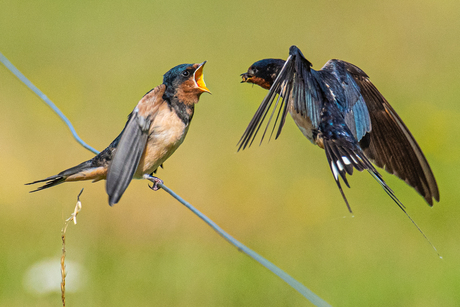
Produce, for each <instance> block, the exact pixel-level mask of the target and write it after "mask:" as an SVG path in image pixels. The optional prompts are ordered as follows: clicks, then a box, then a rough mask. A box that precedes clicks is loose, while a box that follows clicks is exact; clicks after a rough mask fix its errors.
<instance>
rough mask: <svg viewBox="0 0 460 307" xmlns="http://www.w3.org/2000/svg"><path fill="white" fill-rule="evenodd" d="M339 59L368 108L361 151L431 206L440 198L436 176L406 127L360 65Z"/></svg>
mask: <svg viewBox="0 0 460 307" xmlns="http://www.w3.org/2000/svg"><path fill="white" fill-rule="evenodd" d="M340 63H341V65H343V66H344V67H346V69H347V71H348V72H349V73H350V75H351V76H352V77H353V79H354V81H355V82H356V84H357V85H358V86H359V88H360V91H361V95H362V97H363V99H364V101H365V103H366V106H367V109H368V111H369V116H370V120H371V125H372V130H371V132H370V133H368V134H366V135H365V136H364V137H363V138H362V139H361V140H360V146H361V148H362V149H363V151H364V153H365V154H366V156H367V157H368V158H369V159H370V160H372V161H373V162H374V163H375V164H376V165H377V166H378V167H381V168H384V169H385V170H386V171H387V172H389V173H390V174H394V175H396V176H398V177H399V178H400V179H402V180H404V181H405V182H406V183H407V184H409V185H410V186H412V187H414V188H415V190H416V191H417V192H418V193H419V194H420V195H422V196H423V197H424V198H425V200H426V201H427V203H428V204H429V205H430V206H432V205H433V199H435V200H436V201H439V190H438V186H437V183H436V179H435V178H434V175H433V172H432V171H431V168H430V166H429V164H428V162H427V160H426V158H425V156H424V155H423V152H422V150H421V149H420V147H419V145H418V144H417V142H416V141H415V139H414V137H413V136H412V134H411V133H410V131H409V129H408V128H407V127H406V125H405V124H404V122H403V121H402V120H401V118H400V117H399V116H398V114H397V113H396V112H395V110H394V109H393V108H392V107H391V105H390V104H389V103H388V101H387V100H386V99H385V98H384V97H383V96H382V94H381V93H380V92H379V91H378V90H377V88H376V87H375V86H374V85H373V84H372V83H371V81H370V80H369V77H368V76H367V75H366V74H365V73H364V72H363V71H362V70H361V69H359V68H358V67H356V66H354V65H353V64H350V63H347V62H343V61H340Z"/></svg>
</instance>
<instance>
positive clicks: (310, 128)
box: [238, 46, 439, 224]
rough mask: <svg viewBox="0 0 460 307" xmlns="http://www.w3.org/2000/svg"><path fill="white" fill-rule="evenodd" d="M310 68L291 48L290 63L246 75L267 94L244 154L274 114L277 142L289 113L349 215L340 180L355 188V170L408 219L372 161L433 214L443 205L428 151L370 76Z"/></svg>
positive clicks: (260, 65) (259, 65)
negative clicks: (322, 157) (321, 156)
mask: <svg viewBox="0 0 460 307" xmlns="http://www.w3.org/2000/svg"><path fill="white" fill-rule="evenodd" d="M311 67H312V64H311V63H310V62H309V61H308V60H307V59H305V57H304V56H303V54H302V52H301V51H300V50H299V49H298V48H297V47H296V46H292V47H291V48H290V49H289V57H288V59H287V60H286V61H284V60H281V59H264V60H260V61H257V62H255V63H254V64H252V65H251V66H250V67H249V69H248V71H247V72H246V73H243V74H242V75H241V76H242V81H241V82H248V83H253V84H257V85H259V86H261V87H262V88H264V89H268V90H269V92H268V94H267V96H266V97H265V98H264V100H263V101H262V103H261V105H260V106H259V108H258V110H257V112H256V113H255V115H254V117H253V118H252V120H251V122H250V123H249V125H248V127H247V128H246V131H245V132H244V134H243V136H242V138H241V139H240V142H239V143H238V144H239V149H238V150H240V149H245V148H246V147H249V146H250V145H251V144H252V142H253V141H254V138H255V137H256V134H257V133H258V131H259V129H260V128H261V125H262V123H263V121H264V120H265V119H266V118H267V115H268V114H269V113H270V109H271V108H272V106H273V109H272V112H271V115H270V116H269V119H268V123H267V126H266V128H265V131H264V133H263V135H262V140H263V138H264V136H265V134H266V132H267V130H268V128H269V125H270V122H271V121H272V120H273V119H274V116H275V115H276V116H275V122H274V124H273V128H272V131H271V134H273V133H274V131H275V129H276V126H277V125H278V128H277V131H276V136H275V138H278V136H279V135H280V133H281V130H282V128H283V126H284V123H285V119H286V115H287V113H288V112H289V113H290V114H291V116H292V118H293V119H294V122H295V123H296V124H297V126H298V127H299V129H300V130H301V131H302V133H303V134H304V135H305V137H307V139H308V140H310V142H312V143H313V144H316V145H318V146H319V147H321V148H323V149H324V150H325V153H326V158H327V161H328V164H329V167H330V169H331V172H332V174H333V176H334V179H335V181H336V183H337V186H338V188H339V190H340V193H341V194H342V197H343V199H344V200H345V203H346V204H347V207H348V210H349V211H350V212H351V208H350V206H349V204H348V201H347V199H346V197H345V194H344V192H343V190H342V187H341V185H340V179H342V180H343V182H344V183H345V184H346V185H347V186H348V187H349V184H348V181H347V178H346V174H349V175H352V173H353V169H356V170H358V171H363V170H367V171H369V173H370V174H371V175H372V176H373V177H374V178H375V179H376V180H377V181H378V182H379V183H380V185H381V186H382V187H383V188H384V190H385V191H386V192H387V193H388V195H389V196H390V197H391V198H392V199H393V200H394V201H395V202H396V203H397V204H398V205H399V206H400V208H401V209H403V211H404V206H403V205H402V203H401V202H400V201H399V200H398V198H397V197H396V196H395V194H394V193H393V191H392V190H391V189H390V188H389V187H388V185H387V184H386V183H385V181H384V180H383V178H382V176H381V175H380V174H379V172H378V171H377V170H376V169H375V167H374V166H373V164H372V163H371V161H372V162H374V163H375V165H376V166H378V167H381V168H383V169H385V170H386V171H387V172H389V173H390V174H394V175H396V176H397V177H399V178H400V179H402V180H404V181H405V182H406V183H407V184H409V185H410V186H412V187H413V188H415V190H416V191H417V192H418V193H419V194H420V195H421V196H423V197H424V199H425V200H426V202H427V203H428V204H429V205H430V206H432V205H433V199H434V200H436V201H439V191H438V186H437V183H436V180H435V178H434V175H433V172H432V171H431V168H430V166H429V164H428V162H427V160H426V158H425V156H424V155H423V152H422V150H421V149H420V147H419V145H418V144H417V142H416V141H415V139H414V137H413V136H412V134H411V133H410V131H409V129H408V128H407V127H406V125H405V124H404V122H403V121H402V120H401V118H400V117H399V116H398V114H397V113H396V112H395V110H394V109H393V108H392V107H391V105H390V104H389V103H388V101H387V100H386V99H385V98H384V97H383V96H382V94H381V93H380V92H379V91H378V90H377V88H376V87H375V86H374V85H373V84H372V83H371V81H370V80H369V77H368V76H367V75H366V73H365V72H364V71H362V70H361V69H360V68H358V67H357V66H355V65H353V64H350V63H347V62H344V61H341V60H329V61H328V62H327V63H326V64H325V65H324V66H323V67H322V68H321V69H320V70H314V69H312V68H311ZM276 109H278V112H277V113H276ZM262 140H261V142H262ZM404 212H405V211H404ZM406 214H407V213H406ZM409 218H410V217H409ZM414 224H415V223H414Z"/></svg>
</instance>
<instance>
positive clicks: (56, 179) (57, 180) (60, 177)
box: [25, 160, 92, 193]
mask: <svg viewBox="0 0 460 307" xmlns="http://www.w3.org/2000/svg"><path fill="white" fill-rule="evenodd" d="M91 162H92V160H88V161H85V162H83V163H80V164H78V165H77V166H74V167H71V168H69V169H66V170H65V171H62V172H60V173H59V174H57V175H54V176H50V177H48V178H45V179H40V180H36V181H33V182H29V183H26V184H25V185H31V184H36V183H40V182H46V183H45V184H44V185H42V186H41V187H38V188H37V189H35V190H33V191H30V193H33V192H38V191H41V190H44V189H48V188H51V187H54V186H56V185H58V184H61V183H63V182H65V181H66V179H67V178H68V177H69V176H71V175H74V174H77V173H79V172H82V171H84V170H86V169H88V168H90V167H91Z"/></svg>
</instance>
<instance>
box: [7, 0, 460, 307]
mask: <svg viewBox="0 0 460 307" xmlns="http://www.w3.org/2000/svg"><path fill="white" fill-rule="evenodd" d="M0 30H1V31H0V48H1V49H0V50H1V52H2V53H4V55H5V56H6V57H8V58H9V59H10V61H12V62H13V63H14V64H15V65H16V66H17V67H18V68H19V69H20V70H21V71H22V72H23V73H24V74H25V75H26V76H27V77H28V78H29V79H30V80H32V82H34V83H35V85H36V86H37V87H38V88H40V89H41V90H42V91H43V92H44V93H46V95H47V96H48V97H50V98H51V99H52V100H53V101H54V102H55V103H56V104H57V105H58V106H59V107H60V108H61V109H62V111H63V112H64V113H65V114H66V115H67V116H68V117H69V119H70V120H71V121H72V122H73V124H74V126H75V127H76V129H77V131H78V132H79V133H80V135H81V137H82V138H83V139H84V140H85V141H86V142H88V143H89V144H90V145H92V146H93V147H95V148H97V149H99V150H102V149H103V148H105V146H106V145H108V144H109V143H110V142H111V141H112V140H113V138H114V137H115V136H117V134H118V133H119V132H120V131H121V129H122V128H123V125H124V123H125V120H126V116H127V115H128V113H129V112H130V111H131V110H132V109H133V107H134V106H135V105H136V103H137V101H138V100H139V99H140V98H141V97H142V95H143V94H144V93H146V92H147V91H148V90H150V89H151V88H153V87H155V86H156V85H158V84H160V83H161V81H162V75H163V74H164V73H165V72H166V71H167V70H169V69H170V68H172V67H173V66H175V65H177V64H180V63H190V62H202V61H204V60H207V61H208V64H207V65H206V67H205V70H204V72H205V80H206V82H207V85H208V87H209V88H210V89H211V91H212V95H207V94H205V95H203V96H202V97H201V100H200V103H199V104H198V105H197V108H196V113H195V117H194V120H193V123H192V127H191V129H190V131H189V134H188V137H187V140H186V141H185V142H184V144H183V145H182V147H181V148H180V149H179V150H178V151H177V152H176V153H175V154H174V155H173V157H172V158H170V159H169V160H168V161H167V163H165V169H164V170H159V172H158V176H159V177H160V178H162V179H163V180H164V181H165V183H166V185H168V186H169V187H170V188H172V189H173V190H174V191H176V192H177V193H178V194H180V195H181V196H182V197H184V198H185V199H187V200H188V201H190V202H191V203H192V204H194V205H195V206H196V207H197V208H198V209H199V210H201V211H202V212H203V213H205V214H206V215H208V216H209V217H210V218H211V219H213V220H214V221H215V222H216V223H217V224H219V225H220V226H221V227H223V228H224V229H226V230H227V231H228V232H229V233H230V234H232V235H233V236H234V237H236V238H237V239H238V240H240V241H241V242H243V243H244V244H246V245H248V246H249V247H251V248H253V249H254V250H255V251H257V252H259V253H260V254H261V255H263V256H265V257H266V258H268V259H269V260H270V261H272V262H274V263H275V264H276V265H278V266H279V267H280V268H282V269H283V270H285V271H286V272H288V273H289V274H291V275H292V276H293V277H294V278H296V279H298V280H299V281H300V282H302V283H303V284H305V285H306V286H307V287H309V288H310V289H311V290H313V291H314V292H315V293H317V294H318V295H319V296H321V297H322V298H323V299H325V300H326V301H328V302H329V303H331V304H332V305H334V306H459V305H460V242H459V240H460V234H459V230H460V226H459V218H460V208H459V206H458V199H460V189H459V188H458V180H457V178H458V165H459V162H460V161H459V160H460V159H459V156H458V152H459V146H460V145H459V142H458V135H459V134H460V107H459V106H458V97H459V96H460V87H459V73H458V67H459V66H460V57H459V54H460V44H459V43H460V39H459V38H460V2H459V1H458V0H444V1H427V0H424V1H414V0H412V1H396V0H390V1H363V0H360V1H347V2H345V1H344V2H337V1H289V2H286V3H284V4H282V3H281V2H279V1H228V2H218V1H193V2H182V1H162V2H159V1H130V2H129V4H128V3H127V2H125V1H97V2H95V1H8V0H3V1H1V9H0ZM293 44H295V45H297V46H298V47H299V48H300V49H301V50H302V51H303V53H304V54H305V56H306V57H307V58H308V59H309V60H310V61H311V62H312V63H313V64H314V67H315V68H317V69H319V68H320V67H321V66H322V65H323V64H324V63H325V62H326V61H327V60H329V59H331V58H338V59H343V60H346V61H349V62H351V63H354V64H356V65H358V66H359V67H360V68H362V69H363V70H364V71H365V72H366V73H367V74H368V75H370V76H371V79H372V81H373V82H374V83H375V84H376V85H377V87H378V88H379V89H380V91H381V92H382V93H383V94H384V95H385V97H386V98H387V99H388V100H389V102H390V103H391V104H392V105H393V107H394V108H395V109H396V110H397V112H398V113H399V114H400V116H401V117H402V118H403V119H404V121H405V122H406V124H407V125H408V127H409V128H410V129H411V131H412V133H413V134H414V136H415V137H416V139H417V140H418V142H419V144H420V146H421V147H422V149H423V150H424V153H425V154H426V156H427V158H428V161H429V162H430V164H431V167H432V169H433V171H434V174H435V175H436V178H437V180H438V184H439V187H440V194H441V202H440V203H439V204H435V206H434V207H433V208H429V206H428V205H427V204H426V203H425V202H424V200H423V199H422V198H421V197H420V196H418V195H417V194H416V193H415V191H414V190H413V189H411V188H409V187H408V186H407V185H406V184H405V183H404V182H402V181H400V180H399V179H397V178H394V177H393V176H389V175H387V174H386V173H385V174H384V178H385V180H387V183H388V184H389V185H390V186H391V187H392V188H393V190H394V191H395V192H396V194H397V195H398V197H399V198H400V200H401V201H402V202H403V203H404V204H405V205H406V207H407V210H408V212H409V213H410V214H411V216H412V217H413V218H414V220H415V221H417V223H418V224H419V226H420V227H421V228H422V229H423V230H424V231H425V233H426V234H427V236H428V237H429V238H430V239H431V241H432V242H433V244H434V245H435V246H436V247H437V248H438V250H439V252H440V254H441V255H442V256H443V259H442V260H441V259H439V258H438V256H437V255H436V253H435V252H434V251H433V250H432V249H431V247H430V246H429V244H428V243H427V242H426V240H425V239H424V238H423V237H422V235H421V234H420V233H419V232H418V231H417V230H416V228H415V227H414V226H413V225H412V224H411V222H410V221H409V220H408V219H407V218H406V217H405V216H404V214H403V213H402V212H401V210H400V209H398V208H397V206H396V205H395V204H394V203H393V202H392V201H391V199H390V198H389V197H388V196H387V195H386V194H385V193H384V191H383V190H382V189H381V188H380V187H379V185H378V184H377V183H376V182H375V180H373V179H372V178H371V176H369V174H367V173H357V174H355V175H354V176H353V177H352V178H351V179H350V184H351V186H352V189H350V190H349V189H347V190H346V191H345V192H346V194H347V196H348V199H349V201H350V204H351V206H352V208H353V210H354V213H355V216H354V217H352V216H350V214H348V211H347V209H346V206H345V204H344V202H343V201H342V198H341V196H340V193H339V192H338V191H337V187H336V185H335V183H334V181H333V178H332V175H331V174H330V171H329V168H328V166H327V163H326V159H325V156H324V152H322V151H321V150H320V149H319V148H317V147H313V146H312V145H311V144H310V143H309V142H308V141H307V140H306V139H305V138H304V137H303V136H302V134H301V133H300V131H298V129H297V128H296V127H295V124H294V123H293V122H292V120H291V119H290V118H289V119H288V120H287V123H286V126H285V129H284V131H283V133H282V135H281V137H280V138H279V139H278V140H276V141H273V140H272V141H271V142H269V143H264V144H263V145H262V146H261V147H258V146H254V147H253V148H250V149H249V150H246V151H244V152H240V153H237V152H236V149H237V148H236V143H237V141H238V140H239V138H240V136H241V135H242V133H243V131H244V129H245V128H246V125H247V123H248V122H249V120H250V118H251V117H252V115H253V113H254V112H255V110H256V108H257V106H258V104H259V103H260V102H261V100H262V99H263V97H264V95H265V94H266V92H265V91H264V90H262V89H261V88H258V87H252V86H250V85H247V84H240V83H239V82H240V77H239V74H240V73H243V72H245V71H246V69H247V68H248V67H249V65H251V64H252V63H253V62H254V61H256V60H259V59H263V58H267V57H277V58H286V57H287V54H288V49H289V47H290V46H291V45H293ZM0 107H1V109H0V110H1V112H0V144H1V150H0V161H1V162H0V163H1V176H0V306H59V305H60V294H59V292H58V282H59V257H60V249H61V240H60V229H61V227H62V225H63V220H64V219H65V218H67V217H68V216H69V215H70V213H71V212H72V211H73V208H74V205H75V201H76V195H77V194H78V192H79V191H80V189H81V188H82V187H84V188H85V191H84V193H83V195H82V197H81V199H82V202H83V210H82V212H81V214H80V215H79V218H78V224H77V225H76V226H74V225H70V226H69V228H68V233H67V261H68V292H67V303H68V306H146V305H147V306H309V305H310V304H309V302H308V301H306V300H305V299H304V298H303V297H302V296H301V295H300V294H298V293H297V292H296V291H295V290H293V289H292V288H290V287H289V286H287V285H286V284H285V283H284V282H282V281H281V280H280V279H278V278H277V277H275V276H274V275H273V274H272V273H270V272H268V271H267V270H266V269H264V268H263V267H261V266H260V265H259V264H257V263H256V262H255V261H253V260H251V259H249V258H248V257H246V256H245V255H243V254H241V253H239V252H238V251H237V250H236V249H235V248H234V247H232V246H230V245H229V244H228V243H227V242H225V241H224V240H223V239H222V238H221V237H219V236H218V235H216V233H214V232H213V231H212V230H211V229H210V228H209V227H208V226H207V225H205V224H204V223H203V222H202V221H201V220H199V219H198V218H197V217H196V216H195V215H193V214H192V213H191V212H189V211H188V210H187V209H185V208H184V207H183V206H182V205H180V204H179V203H177V202H176V201H174V200H173V199H172V197H170V196H169V195H168V194H167V193H165V192H164V191H159V192H152V191H150V190H149V189H148V188H147V182H143V181H135V182H132V184H131V185H130V187H129V189H128V190H127V192H126V193H125V195H124V196H123V198H122V200H121V202H120V203H119V204H117V205H116V206H115V207H114V208H110V207H109V206H108V205H107V196H106V194H105V185H104V183H95V184H91V183H90V182H84V183H72V184H65V185H61V186H59V187H56V188H53V189H50V190H46V191H43V192H40V193H35V194H29V193H28V191H29V190H30V187H28V186H24V183H26V182H30V181H32V180H37V179H41V178H44V177H46V176H49V175H53V174H56V173H57V172H59V171H61V170H63V169H65V168H68V167H71V166H74V165H76V164H77V163H80V162H82V161H84V160H86V159H89V158H91V157H92V154H91V153H90V152H88V151H86V150H85V149H83V148H82V147H81V146H80V145H79V144H77V143H76V142H75V141H74V140H73V139H72V137H71V135H70V133H69V131H68V130H67V128H66V127H65V126H64V125H63V123H62V122H61V121H60V119H58V118H57V117H56V116H55V115H54V114H53V113H52V112H51V111H50V110H49V108H48V107H46V106H45V105H44V104H43V103H42V102H41V101H40V100H39V99H38V98H37V97H36V96H35V95H34V94H33V93H32V92H31V91H30V90H28V89H27V88H26V87H25V86H24V85H23V84H21V83H20V82H19V81H18V80H17V79H16V78H15V77H14V76H13V75H12V74H11V73H10V72H8V71H7V70H6V68H5V67H3V66H1V65H0ZM50 263H51V266H50V265H49V264H50ZM53 264H54V266H53ZM47 265H48V266H47ZM34 272H35V273H34ZM43 274H45V275H46V274H48V275H50V274H51V275H52V276H54V278H55V280H57V283H55V284H54V288H52V289H48V288H47V287H46V285H47V283H48V282H47V281H46V280H45V279H44V278H45V277H46V276H47V275H46V276H42V275H43ZM78 276H79V278H76V277H78ZM48 278H50V277H49V276H48ZM72 279H74V281H72ZM75 279H77V280H75ZM78 281H79V283H78ZM72 283H73V285H74V286H73V285H72ZM40 287H42V288H40ZM40 289H41V290H40ZM53 289H54V290H53ZM72 291H73V292H72Z"/></svg>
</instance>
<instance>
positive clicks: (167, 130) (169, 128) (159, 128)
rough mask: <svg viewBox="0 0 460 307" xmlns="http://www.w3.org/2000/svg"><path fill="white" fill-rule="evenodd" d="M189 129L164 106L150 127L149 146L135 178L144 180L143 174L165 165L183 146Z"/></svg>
mask: <svg viewBox="0 0 460 307" xmlns="http://www.w3.org/2000/svg"><path fill="white" fill-rule="evenodd" d="M188 127H189V126H188V125H185V124H184V122H183V121H182V120H181V119H180V118H179V117H178V116H177V115H176V113H175V112H174V111H173V110H171V109H170V108H169V107H168V105H167V104H164V105H163V107H161V108H160V110H159V111H158V114H157V116H156V117H155V119H154V121H153V123H152V124H151V126H150V135H149V138H148V140H147V145H146V147H145V150H144V153H143V155H142V157H141V160H140V162H139V166H138V168H137V170H136V173H135V175H134V177H135V178H142V175H143V174H151V173H152V172H153V171H155V170H156V169H157V168H158V167H159V166H160V165H161V164H163V162H164V161H166V159H168V158H169V157H170V156H171V155H172V154H173V153H174V152H175V151H176V149H177V148H178V147H179V146H180V145H181V144H182V142H183V141H184V139H185V135H186V134H187V131H188Z"/></svg>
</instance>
